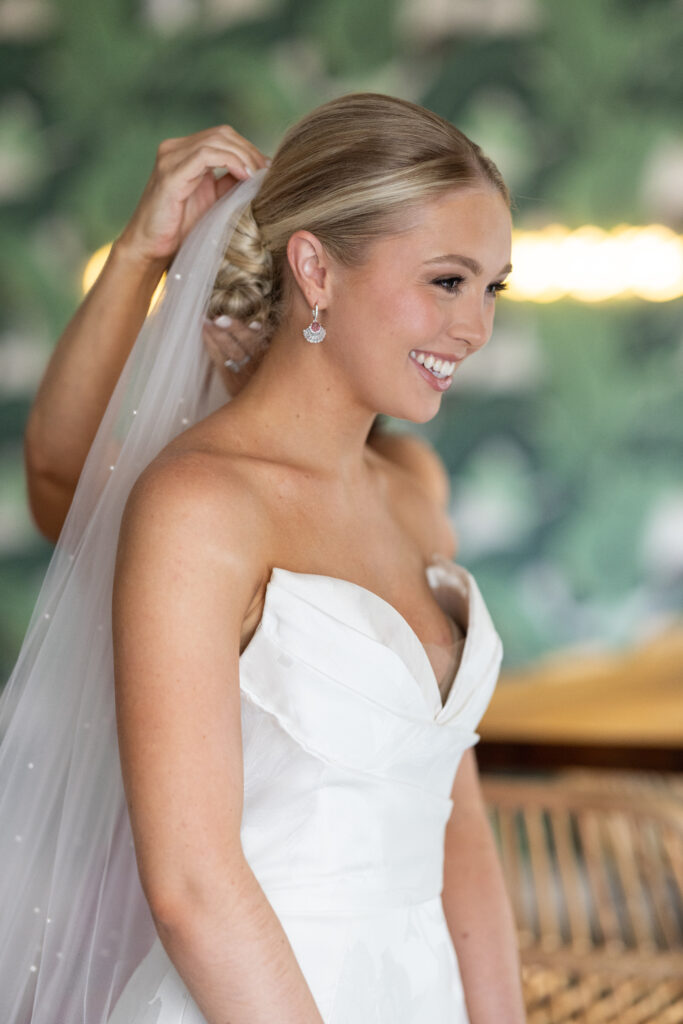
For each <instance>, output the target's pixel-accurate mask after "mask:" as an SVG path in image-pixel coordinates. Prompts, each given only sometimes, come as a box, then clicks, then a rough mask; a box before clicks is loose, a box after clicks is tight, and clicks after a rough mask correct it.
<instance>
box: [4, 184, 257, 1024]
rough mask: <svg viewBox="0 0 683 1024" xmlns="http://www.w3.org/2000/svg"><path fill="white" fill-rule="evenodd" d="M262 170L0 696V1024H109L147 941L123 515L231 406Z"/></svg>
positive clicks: (94, 461) (183, 253)
mask: <svg viewBox="0 0 683 1024" xmlns="http://www.w3.org/2000/svg"><path fill="white" fill-rule="evenodd" d="M266 173H267V170H266V169H261V170H259V171H257V172H256V173H255V174H254V175H253V177H251V178H249V179H246V180H245V181H241V182H239V183H237V184H236V185H234V186H233V187H232V189H230V191H228V192H227V193H226V194H225V195H224V196H222V197H221V198H220V199H219V200H217V201H216V202H215V203H214V204H213V206H212V207H211V208H210V209H209V210H208V211H207V213H206V214H205V215H204V216H203V217H202V219H201V220H200V221H199V222H198V223H197V224H196V225H195V226H194V228H193V230H192V231H191V232H190V234H189V235H188V237H187V238H186V239H185V241H184V243H183V245H182V246H181V248H180V250H179V252H178V253H177V255H176V257H175V259H174V261H173V263H172V265H171V266H170V268H169V270H168V274H167V277H166V281H165V285H164V289H163V292H162V295H161V298H160V299H159V301H158V302H157V304H156V306H155V307H154V309H153V310H152V311H151V312H150V313H149V314H148V316H147V318H146V320H145V322H144V324H143V326H142V329H141V331H140V333H139V335H138V337H137V340H136V342H135V344H134V346H133V348H132V350H131V353H130V355H129V357H128V360H127V362H126V365H125V367H124V369H123V372H122V374H121V377H120V379H119V381H118V383H117V385H116V388H115V390H114V393H113V395H112V397H111V400H110V402H109V405H108V406H107V409H106V412H105V415H104V417H103V419H102V422H101V424H100V427H99V429H98V432H97V435H96V437H95V440H94V441H93V444H92V447H91V449H90V451H89V453H88V457H87V460H86V463H85V466H84V468H83V472H82V474H81V477H80V480H79V483H78V487H77V489H76V493H75V497H74V500H73V503H72V506H71V509H70V511H69V514H68V517H67V519H66V522H65V524H64V527H63V529H62V532H61V535H60V537H59V541H58V543H57V545H56V547H55V550H54V554H53V556H52V559H51V561H50V564H49V566H48V569H47V573H46V575H45V579H44V582H43V585H42V588H41V590H40V593H39V596H38V599H37V602H36V605H35V608H34V611H33V614H32V617H31V620H30V622H29V626H28V630H27V633H26V637H25V639H24V643H23V646H22V648H21V651H20V653H19V657H18V660H17V663H16V665H15V667H14V670H13V672H12V675H11V676H10V679H9V681H8V682H7V684H6V685H5V688H4V690H3V693H2V696H1V697H0V823H1V828H0V866H1V870H0V1020H2V1022H3V1024H28V1022H29V1021H30V1022H32V1024H104V1022H105V1021H106V1020H107V1017H108V1015H109V1013H110V1012H111V1010H112V1009H113V1006H114V1003H115V1002H116V999H117V998H118V995H119V994H120V992H121V990H122V989H123V987H124V985H125V984H126V982H127V981H128V979H129V977H130V975H131V974H132V972H133V970H134V969H135V967H136V966H137V964H138V963H139V962H140V960H141V959H142V958H143V957H144V956H145V954H146V953H147V951H148V950H149V948H150V947H151V945H152V942H153V941H154V939H155V937H156V931H155V928H154V924H153V920H152V917H151V913H150V911H149V907H148V905H147V902H146V900H145V897H144V895H143V892H142V889H141V886H140V881H139V877H138V871H137V865H136V860H135V851H134V848H133V839H132V833H131V829H130V822H129V817H128V810H127V806H126V801H125V797H124V792H123V784H122V778H121V769H120V762H119V755H118V744H117V734H116V718H115V701H114V673H113V655H112V636H111V593H112V582H113V573H114V562H115V555H116V548H117V541H118V532H119V524H120V518H121V514H122V511H123V508H124V505H125V502H126V499H127V497H128V494H129V492H130V490H131V488H132V486H133V484H134V482H135V480H136V479H137V477H138V476H139V475H140V473H141V472H142V470H143V469H144V468H145V466H147V465H148V463H149V462H150V461H151V460H152V459H153V458H154V457H155V456H156V455H157V453H158V452H159V451H160V450H161V449H162V448H163V447H164V446H165V445H166V444H168V442H169V441H170V440H172V438H173V437H175V436H176V435H177V434H179V433H180V432H181V431H183V430H185V429H186V428H187V427H188V426H189V425H191V424H194V423H196V422H197V421H198V420H200V419H203V418H204V417H205V416H207V415H208V414H209V413H211V412H213V411H214V410H215V409H216V408H218V406H220V405H222V404H224V403H225V402H226V401H228V400H229V398H228V396H227V394H226V392H225V389H224V387H223V384H222V382H221V380H220V378H219V375H218V374H217V373H216V372H215V370H214V368H213V366H212V364H211V361H210V359H209V356H208V354H207V352H206V350H205V348H204V345H203V343H202V323H203V320H204V316H205V313H206V310H207V308H208V302H209V298H210V295H211V291H212V287H213V283H214V280H215V277H216V274H217V272H218V268H219V266H220V262H221V258H222V254H223V252H224V251H225V249H226V247H227V245H228V242H229V239H230V236H231V234H232V231H233V230H234V228H235V226H236V224H237V222H238V221H239V219H240V217H241V215H242V213H243V211H244V210H245V208H246V206H247V204H248V203H250V202H251V200H252V199H253V197H254V196H255V195H256V194H257V192H258V190H259V188H260V185H261V182H262V180H263V178H264V176H265V174H266Z"/></svg>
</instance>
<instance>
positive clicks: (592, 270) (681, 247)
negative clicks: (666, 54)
mask: <svg viewBox="0 0 683 1024" xmlns="http://www.w3.org/2000/svg"><path fill="white" fill-rule="evenodd" d="M110 248H111V246H110V245H103V246H102V247H101V248H100V249H98V250H97V252H96V253H94V254H93V255H92V256H91V257H90V259H89V260H88V263H87V265H86V268H85V271H84V272H83V292H84V293H85V292H87V291H88V289H89V288H90V286H91V285H92V284H93V282H94V281H95V280H96V278H97V276H98V275H99V273H100V271H101V269H102V267H103V266H104V264H105V262H106V259H107V256H108V255H109V250H110ZM512 265H513V267H514V270H513V271H512V273H511V274H510V277H509V281H508V285H509V287H508V289H507V291H506V292H505V297H506V298H510V299H514V300H516V301H518V302H555V301H556V300H557V299H564V298H572V299H577V300H578V301H579V302H603V301H605V300H606V299H615V298H618V299H622V298H638V299H645V300H646V301H648V302H667V301H669V300H670V299H676V298H678V297H679V296H680V295H682V294H683V236H680V235H677V234H676V233H675V232H674V231H672V230H671V229H670V228H668V227H666V226H665V225H664V224H650V225H648V226H646V227H632V226H631V225H629V224H619V225H617V227H615V228H613V229H612V231H603V230H602V228H598V227H595V226H594V225H592V224H587V225H585V226H584V227H580V228H577V229H576V230H575V231H570V230H569V228H566V227H564V225H562V224H548V225H547V226H546V227H544V228H542V229H541V230H540V231H514V232H513V235H512ZM165 278H166V274H165V273H164V275H163V276H162V278H161V280H160V281H159V284H158V285H157V287H156V289H155V291H154V294H153V295H152V298H151V301H150V306H149V308H150V310H151V309H153V308H154V306H155V305H156V303H157V302H158V300H159V296H160V295H161V291H162V289H163V286H164V281H165Z"/></svg>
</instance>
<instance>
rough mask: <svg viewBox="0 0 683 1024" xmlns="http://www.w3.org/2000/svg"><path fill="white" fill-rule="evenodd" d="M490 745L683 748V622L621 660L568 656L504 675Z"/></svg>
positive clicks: (492, 711) (484, 724)
mask: <svg viewBox="0 0 683 1024" xmlns="http://www.w3.org/2000/svg"><path fill="white" fill-rule="evenodd" d="M477 731H478V732H479V734H480V736H481V738H482V740H486V741H494V742H512V743H514V742H523V743H590V744H618V745H628V744H634V745H648V746H665V747H676V746H681V747H683V622H681V623H680V624H678V623H676V624H674V625H672V626H670V627H669V628H667V629H666V630H665V631H663V632H662V633H660V634H658V635H657V636H655V637H653V638H652V639H651V640H649V641H648V642H647V643H645V644H642V645H641V646H639V647H637V648H631V649H629V650H627V651H622V652H620V653H619V654H601V655H595V654H590V655H586V654H581V655H576V654H566V653H565V654H563V655H555V656H553V657H552V658H544V659H543V661H541V662H539V663H538V664H537V665H535V666H534V668H533V669H530V668H527V669H525V670H524V671H520V672H502V673H501V676H500V680H499V683H498V686H497V688H496V691H495V693H494V695H493V698H492V700H491V703H490V705H489V707H488V709H487V711H486V714H485V715H484V717H483V718H482V720H481V723H480V726H479V728H478V730H477Z"/></svg>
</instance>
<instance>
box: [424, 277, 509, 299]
mask: <svg viewBox="0 0 683 1024" xmlns="http://www.w3.org/2000/svg"><path fill="white" fill-rule="evenodd" d="M464 280H465V278H464V277H460V276H459V275H456V276H454V277H440V278H438V279H437V280H436V281H434V284H438V285H443V284H445V283H447V282H448V281H457V282H458V284H460V283H461V282H462V281H464ZM489 287H490V288H493V292H492V294H493V295H496V294H497V293H498V292H504V291H505V289H506V288H507V287H508V285H507V282H506V281H494V282H493V284H491V285H489ZM444 291H447V292H450V294H451V295H457V294H458V291H459V288H458V285H457V284H456V286H455V287H454V288H445V289H444Z"/></svg>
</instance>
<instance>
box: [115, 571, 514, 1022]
mask: <svg viewBox="0 0 683 1024" xmlns="http://www.w3.org/2000/svg"><path fill="white" fill-rule="evenodd" d="M425 571H426V574H427V579H428V582H429V585H430V587H431V588H432V591H433V593H434V595H435V598H436V600H437V601H438V603H439V604H440V606H441V607H442V608H443V610H444V611H445V612H446V613H447V614H449V615H451V616H453V617H454V618H455V619H456V620H457V621H459V622H462V623H464V624H465V628H466V637H465V643H464V648H463V650H462V656H461V659H460V663H459V666H458V670H457V672H456V674H455V678H454V680H453V683H452V684H451V686H450V689H449V690H448V694H447V697H446V700H445V702H443V703H442V699H441V695H440V692H439V685H438V680H437V678H436V675H435V672H434V668H433V667H432V664H431V662H430V659H429V657H428V655H427V651H426V649H425V647H424V646H423V645H422V643H421V641H420V639H419V638H418V636H417V634H416V633H415V632H414V630H413V629H412V627H411V626H410V625H409V624H408V622H407V620H406V619H405V618H404V617H403V616H402V615H401V613H400V612H398V611H397V609H396V608H394V607H393V605H391V604H389V603H388V602H387V601H385V600H384V599H383V598H381V597H379V596H378V595H377V594H375V593H373V592H371V591H369V590H366V589H365V588H363V587H361V586H359V585H358V584H355V583H352V582H350V581H348V580H344V579H338V578H336V577H331V576H323V575H319V574H313V573H297V572H292V571H290V570H286V569H281V568H274V569H273V570H272V574H271V577H270V580H269V582H268V586H267V589H266V596H265V605H264V609H263V615H262V618H261V621H260V623H259V625H258V627H257V629H256V632H255V633H254V635H253V637H252V639H251V641H250V643H249V644H248V646H247V648H246V649H245V650H244V651H243V653H242V655H241V659H240V688H241V694H242V731H243V742H244V778H245V791H244V812H243V823H242V830H241V839H242V845H243V849H244V852H245V855H246V858H247V860H248V862H249V864H250V865H251V867H252V869H253V871H254V873H255V875H256V877H257V878H258V880H259V883H260V884H261V886H262V888H263V890H264V892H265V894H266V896H267V897H268V899H269V901H270V903H271V905H272V906H273V909H274V910H275V912H276V913H277V915H278V917H279V919H280V921H281V922H282V925H283V928H284V930H285V932H286V934H287V936H288V938H289V941H290V943H291V945H292V948H293V950H294V953H295V955H296V957H297V960H298V962H299V964H300V966H301V969H302V971H303V973H304V975H305V977H306V979H307V982H308V984H309V987H310V989H311V991H312V993H313V995H314V998H315V1000H316V1002H317V1005H318V1007H319V1009H320V1013H321V1016H322V1017H323V1020H324V1021H325V1024H467V1022H468V1016H467V1010H466V1006H465V999H464V992H463V987H462V982H461V977H460V971H459V967H458V961H457V957H456V954H455V950H454V947H453V944H452V941H451V938H450V934H449V931H448V928H447V924H446V919H445V916H444V912H443V908H442V903H441V895H440V894H441V891H442V887H443V859H444V830H445V826H446V823H447V821H448V819H449V816H450V814H451V810H452V808H453V801H452V799H451V798H450V792H451V788H452V785H453V780H454V777H455V773H456V770H457V767H458V764H459V762H460V759H461V756H462V754H463V752H464V751H465V750H466V749H467V748H468V747H471V746H473V745H474V744H475V743H476V742H477V741H478V740H479V735H478V733H477V732H475V729H476V726H477V724H478V723H479V720H480V718H481V716H482V715H483V713H484V711H485V710H486V707H487V705H488V703H489V700H490V699H491V696H492V694H493V691H494V689H495V685H496V682H497V679H498V673H499V668H500V664H501V660H502V651H503V648H502V642H501V639H500V637H499V635H498V633H497V632H496V630H495V628H494V626H493V623H492V621H491V618H490V615H489V613H488V609H487V608H486V605H485V603H484V600H483V597H482V595H481V592H480V590H479V588H478V586H477V584H476V581H475V580H474V578H473V576H472V575H471V574H470V573H469V572H468V571H467V570H466V569H465V568H464V567H462V566H460V565H457V564H456V563H454V562H451V561H449V560H448V559H446V558H443V557H442V556H437V558H436V559H435V560H434V561H432V563H431V564H430V565H429V566H427V568H426V570H425ZM454 813H455V814H457V808H456V809H455V811H454ZM263 973H264V978H265V979H267V976H268V967H267V965H265V964H264V967H263ZM109 1024H205V1019H204V1017H203V1016H202V1015H201V1013H200V1012H199V1009H198V1008H197V1006H196V1003H195V1002H194V1000H193V999H192V997H191V996H190V995H189V993H188V991H187V989H186V987H185V985H184V983H183V981H182V979H181V978H180V976H179V975H178V973H177V971H176V970H175V967H174V966H173V964H172V963H171V961H170V959H169V958H168V956H167V954H166V952H165V950H164V948H163V946H162V945H161V942H160V941H159V940H158V939H157V940H156V941H155V943H154V944H153V946H152V949H151V950H150V952H149V954H148V955H147V956H146V957H145V959H144V960H143V961H142V962H141V963H140V965H139V966H138V968H137V969H136V971H135V972H134V974H133V975H132V977H131V978H130V980H129V982H128V984H127V986H126V988H125V989H124V991H123V992H122V994H121V996H120V998H119V1000H118V1002H117V1004H116V1007H115V1008H114V1011H113V1013H112V1015H111V1016H110V1018H109Z"/></svg>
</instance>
